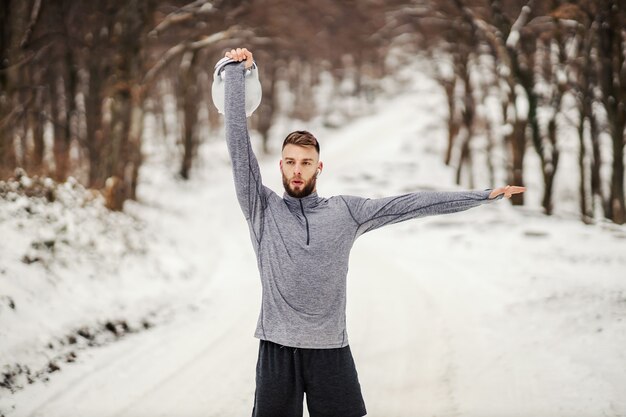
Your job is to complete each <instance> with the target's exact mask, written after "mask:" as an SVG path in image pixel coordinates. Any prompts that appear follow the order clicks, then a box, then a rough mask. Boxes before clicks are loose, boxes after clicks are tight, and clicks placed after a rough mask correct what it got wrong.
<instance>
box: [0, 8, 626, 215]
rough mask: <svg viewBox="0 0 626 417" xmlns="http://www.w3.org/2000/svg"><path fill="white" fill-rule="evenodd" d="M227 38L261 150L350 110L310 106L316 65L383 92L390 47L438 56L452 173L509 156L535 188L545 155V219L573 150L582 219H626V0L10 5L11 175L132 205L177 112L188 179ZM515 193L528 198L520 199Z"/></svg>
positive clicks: (4, 152) (2, 105)
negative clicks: (249, 79) (291, 128)
mask: <svg viewBox="0 0 626 417" xmlns="http://www.w3.org/2000/svg"><path fill="white" fill-rule="evenodd" d="M233 46H246V47H248V48H249V49H251V50H253V51H254V53H255V55H254V56H255V59H256V60H257V61H258V62H259V63H260V66H259V67H260V71H261V79H262V86H263V101H262V103H261V106H260V107H259V109H258V110H257V111H256V113H255V114H254V116H253V117H252V119H251V127H252V128H253V129H254V130H255V131H257V132H258V133H259V134H260V136H261V137H262V138H263V143H264V149H265V150H266V151H268V149H269V143H270V142H271V140H272V139H271V137H270V134H269V132H270V128H271V127H272V124H273V123H274V122H275V120H276V119H277V118H278V117H280V116H285V117H289V118H292V119H296V120H301V121H304V122H306V121H307V120H311V119H312V118H313V117H317V116H322V117H325V116H328V115H331V114H332V113H333V112H337V111H340V109H339V107H340V105H339V104H336V105H334V107H333V103H330V104H328V105H327V106H325V108H324V109H321V108H320V106H319V103H318V102H317V101H316V100H315V95H314V91H315V88H316V87H317V86H319V85H320V83H321V82H322V75H329V76H330V78H331V80H332V86H333V94H334V95H336V96H342V95H343V96H351V97H357V98H360V99H363V100H374V99H375V98H376V96H377V94H379V91H380V89H381V87H380V80H382V79H384V78H385V77H387V76H389V75H392V74H393V73H394V72H395V71H397V70H398V68H399V67H401V66H402V64H403V63H402V60H400V61H398V60H390V59H388V57H389V56H390V54H392V53H393V51H398V50H401V51H404V52H406V54H402V55H401V56H402V57H403V59H411V57H415V56H421V57H423V58H424V59H425V60H426V61H427V62H429V65H430V68H431V73H432V76H433V77H434V78H436V80H437V81H438V83H439V84H440V86H441V88H442V91H445V94H446V97H447V104H448V120H447V125H448V144H447V151H446V153H445V155H441V157H442V158H443V159H444V160H445V163H446V164H447V165H449V166H452V167H454V168H455V170H456V171H455V172H456V180H457V183H459V184H462V185H464V186H472V183H471V178H472V175H473V171H474V170H475V169H478V168H477V167H476V163H475V162H474V160H475V159H476V153H477V152H480V153H484V154H486V155H487V157H486V158H485V160H486V161H487V162H486V166H481V167H480V169H482V170H485V171H488V172H489V173H490V175H491V177H492V178H493V176H494V175H493V173H494V172H495V170H497V169H499V168H500V167H502V168H503V169H504V170H505V172H506V178H507V180H508V182H509V183H510V184H516V185H524V175H525V173H524V170H525V157H526V156H528V154H529V153H534V154H535V155H536V156H537V157H538V159H539V161H540V163H539V167H538V169H540V170H541V173H540V175H541V178H542V182H543V190H542V199H541V206H542V208H543V211H544V213H545V214H546V215H550V214H552V213H553V210H554V205H555V201H554V187H555V182H554V180H555V176H556V174H557V172H558V170H559V169H560V168H561V166H560V164H559V159H560V154H561V152H562V151H563V147H564V146H574V147H575V148H576V149H577V152H578V166H577V169H576V170H571V172H568V175H569V176H575V177H577V179H578V183H579V189H578V196H577V201H578V204H579V216H580V219H581V221H582V222H585V223H591V222H593V221H595V220H597V219H598V217H599V216H600V217H602V218H605V219H608V220H610V221H612V222H614V223H617V224H624V223H625V222H626V207H625V203H624V190H625V184H624V177H625V172H624V148H625V125H626V63H625V56H626V5H625V4H624V3H623V2H620V1H619V0H596V1H593V0H580V1H559V0H546V1H538V0H493V1H485V0H439V1H434V0H388V1H383V0H368V1H356V0H347V1H341V2H336V1H330V0H318V1H316V2H308V1H303V2H288V1H285V0H256V1H253V0H248V1H246V0H231V1H224V0H196V1H191V2H189V1H188V0H187V1H180V0H169V1H161V0H141V1H140V0H124V1H121V0H107V1H102V0H94V1H91V2H77V1H70V0H54V1H42V0H3V1H2V3H0V180H9V179H11V178H15V177H16V176H18V175H19V173H27V174H28V175H29V176H30V177H33V178H35V177H37V178H47V177H50V178H52V179H53V180H54V181H55V182H63V181H66V180H67V179H68V178H69V177H73V178H75V179H76V180H77V181H79V182H80V183H81V184H84V185H85V186H86V187H88V188H91V189H94V190H99V191H100V192H102V193H103V194H104V196H105V198H106V202H107V206H108V207H109V208H110V209H112V210H121V209H122V208H123V205H124V201H126V200H128V199H136V198H137V194H136V190H137V186H138V184H139V182H140V181H141V177H140V168H141V164H142V140H143V138H144V135H145V134H146V132H145V130H146V129H145V120H146V117H147V116H148V115H151V116H152V117H154V120H157V121H159V123H157V125H158V126H160V130H159V132H160V134H165V130H167V129H168V126H167V125H166V123H164V120H165V119H166V118H168V117H169V118H173V119H175V121H176V123H175V125H176V126H177V127H178V128H177V129H176V131H175V132H174V134H173V137H175V141H176V143H175V145H176V149H178V150H179V152H178V154H177V155H175V158H173V159H172V163H174V164H176V171H177V172H178V174H179V175H180V177H181V178H183V179H187V178H189V177H190V175H192V173H193V171H192V167H193V164H194V162H195V161H196V157H197V150H198V146H199V145H200V144H201V143H203V141H206V140H208V137H209V136H210V133H211V132H213V131H215V130H216V129H219V128H220V125H221V118H220V116H219V115H218V113H217V111H216V110H215V109H214V107H213V105H212V103H211V99H210V86H211V81H212V76H213V75H212V73H213V65H214V63H215V62H216V61H217V60H218V59H219V58H220V57H221V56H222V55H223V54H224V51H226V50H227V49H230V48H231V47H233ZM346 81H349V83H348V85H349V86H350V88H348V89H346V88H345V85H346ZM285 89H288V90H289V92H290V93H291V94H292V95H293V100H292V102H291V103H290V104H289V105H284V104H283V103H281V99H280V98H281V93H282V92H283V91H284V90H285ZM171 102H173V103H174V106H171V105H170V104H169V103H171ZM322 113H323V114H322ZM329 123H330V122H329ZM170 133H171V132H170ZM498 149H503V150H504V152H503V155H502V157H496V153H497V151H498ZM561 169H562V168H561ZM468 178H469V183H468ZM494 185H495V184H494ZM6 192H7V186H6V185H3V182H2V181H0V194H2V193H6ZM30 192H32V193H36V192H37V191H36V190H31V191H30ZM49 198H53V196H49ZM512 203H513V204H514V205H523V204H524V197H523V195H521V194H520V195H516V196H514V197H513V198H512Z"/></svg>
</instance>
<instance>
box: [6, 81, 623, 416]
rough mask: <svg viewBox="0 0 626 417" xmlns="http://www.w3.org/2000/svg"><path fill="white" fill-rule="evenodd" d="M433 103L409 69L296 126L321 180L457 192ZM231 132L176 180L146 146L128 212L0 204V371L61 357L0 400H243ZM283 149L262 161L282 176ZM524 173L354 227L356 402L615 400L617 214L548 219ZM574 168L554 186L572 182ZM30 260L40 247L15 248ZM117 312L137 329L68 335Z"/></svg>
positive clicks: (224, 405)
mask: <svg viewBox="0 0 626 417" xmlns="http://www.w3.org/2000/svg"><path fill="white" fill-rule="evenodd" d="M212 111H213V109H212ZM446 111H447V107H446V104H445V97H444V96H443V93H442V91H441V90H440V89H439V88H438V87H437V86H436V84H435V83H434V82H433V81H432V80H429V79H428V78H426V77H424V76H421V75H420V74H419V73H416V74H415V79H414V82H413V83H412V84H411V85H409V86H407V88H406V89H405V91H404V92H403V93H402V94H394V95H393V96H392V97H391V98H390V99H388V100H387V101H382V102H379V103H378V104H377V105H376V109H375V110H374V111H372V113H371V114H370V115H368V116H367V117H362V118H360V119H357V120H355V121H352V122H350V123H348V124H346V125H344V126H343V127H342V128H339V129H330V128H325V127H323V126H309V125H305V126H303V127H305V128H309V129H310V130H312V131H313V132H314V133H315V134H316V135H317V136H318V137H319V138H320V140H321V142H322V160H323V161H324V164H325V170H324V175H322V176H321V177H320V180H319V184H318V191H319V193H320V195H325V196H330V195H333V194H339V193H342V194H357V195H363V196H371V197H377V196H383V195H391V194H395V193H401V192H407V191H412V190H420V189H441V190H454V189H463V187H458V186H455V185H454V183H453V178H454V168H453V167H446V166H445V165H443V163H442V160H443V152H444V150H445V146H446V139H447V135H446V131H445V114H446ZM291 123H292V124H293V122H291ZM276 129H277V130H278V129H280V126H279V127H277V128H276ZM222 134H223V133H222V132H218V133H217V134H216V135H215V137H212V138H211V140H209V141H208V142H207V143H205V144H204V145H203V147H202V149H201V150H200V153H201V157H202V162H201V163H200V164H198V165H197V169H196V170H195V171H194V172H193V178H192V179H191V180H190V181H188V182H184V181H180V180H177V179H176V178H175V176H174V175H173V173H172V172H169V171H168V170H167V169H166V168H164V166H166V165H167V164H168V161H171V156H168V153H170V152H171V149H170V148H168V145H167V142H166V141H163V140H162V139H161V140H160V141H154V142H153V143H150V144H148V146H146V147H145V150H146V152H147V155H146V164H145V166H144V167H143V168H142V172H141V186H140V189H139V202H137V203H129V204H128V205H127V206H126V208H125V212H124V213H109V212H107V211H106V210H104V209H103V208H102V202H101V201H99V200H98V199H97V198H95V199H92V200H90V199H88V198H87V194H85V193H84V192H83V191H84V190H81V189H80V187H79V186H78V185H76V184H75V183H74V184H73V183H69V184H68V185H64V186H62V188H61V190H60V191H59V195H60V196H61V198H59V200H57V202H55V203H52V204H50V203H48V204H45V203H44V202H42V201H40V200H37V199H25V198H21V197H19V198H18V197H15V198H14V200H10V199H3V200H0V234H1V235H2V236H3V239H0V254H1V257H0V366H4V368H3V372H4V371H6V370H7V369H8V368H7V367H6V366H7V365H11V364H17V363H19V364H22V365H25V366H28V367H29V369H31V370H32V371H33V372H35V371H37V370H40V369H42V368H45V367H46V365H47V364H48V363H49V362H50V361H51V360H54V363H55V364H56V365H57V366H58V367H59V368H60V371H57V372H53V373H49V374H44V376H41V377H38V378H36V379H35V381H34V383H32V384H28V383H26V382H25V377H24V376H21V377H17V382H18V383H19V384H18V385H23V387H22V388H21V389H20V388H19V387H17V386H15V388H16V391H15V392H13V393H11V392H10V391H9V390H8V389H4V388H1V387H0V414H4V415H6V416H7V417H8V416H11V417H13V416H15V417H17V416H30V417H38V416H45V417H56V416H58V417H72V416H76V417H99V416H103V417H104V416H107V417H112V416H120V417H135V416H147V415H150V416H173V415H176V416H181V417H183V416H185V417H186V416H205V417H225V416H234V415H249V414H250V411H251V408H252V401H253V396H254V371H255V361H256V354H257V346H258V342H257V340H256V339H254V338H253V337H252V334H253V331H254V327H255V325H256V319H257V314H258V310H259V306H260V283H259V280H258V273H257V269H256V261H255V258H254V254H253V250H252V246H251V244H250V242H249V233H248V229H247V227H246V224H245V221H244V219H243V216H242V214H241V211H240V209H239V207H238V206H237V201H236V198H235V193H234V189H233V183H232V174H231V172H230V166H229V161H228V155H227V152H226V146H225V144H224V143H223V140H222V139H221V135H222ZM257 136H258V135H254V134H253V135H252V137H253V141H254V145H255V148H260V140H259V139H258V137H257ZM282 136H283V135H276V137H282ZM272 148H278V146H273V147H272ZM528 152H529V154H528V156H531V155H533V152H534V151H533V150H532V149H529V151H528ZM278 157H279V156H278V154H272V155H269V156H261V155H260V154H259V159H260V163H261V167H262V172H263V176H264V181H265V183H266V185H268V186H270V187H271V188H273V189H274V190H277V191H279V190H280V187H281V182H280V176H279V171H278V163H277V161H278ZM561 158H562V159H561V162H563V160H564V159H568V158H569V159H572V160H574V161H575V158H577V155H576V154H575V153H574V152H573V151H568V150H567V149H564V151H563V154H562V156H561ZM527 161H529V163H532V161H533V159H532V158H527ZM564 166H566V167H567V166H575V164H570V165H567V164H564ZM560 169H561V168H560ZM526 175H528V182H527V185H528V186H529V190H528V194H529V197H530V196H533V195H534V196H535V197H536V198H529V204H528V206H525V207H513V206H511V205H510V204H509V202H508V201H506V200H505V201H499V202H496V203H493V204H488V205H484V206H481V207H478V208H475V209H472V210H469V211H467V212H463V213H457V214H453V215H446V216H438V217H431V218H425V219H420V220H414V221H409V222H405V223H402V224H398V225H394V226H390V227H387V228H383V229H381V230H379V231H376V232H372V233H370V234H367V235H365V236H363V237H362V238H360V239H359V240H358V241H357V243H356V245H355V247H354V250H353V252H352V257H351V261H350V273H349V277H348V332H349V334H350V340H351V348H352V352H353V354H354V356H355V362H356V365H357V369H358V371H359V377H360V381H361V386H362V389H363V393H364V396H365V401H366V405H367V408H368V411H369V413H368V416H374V417H375V416H385V417H413V416H418V415H419V416H422V415H423V416H442V415H455V416H464V417H474V416H476V417H484V416H487V415H498V416H524V417H526V416H532V415H535V416H545V417H552V416H578V417H585V416H590V417H595V416H598V415H607V416H625V415H626V399H625V397H624V396H623V392H622V391H623V387H624V386H626V368H625V367H624V366H623V364H624V363H625V360H626V351H624V349H623V346H625V345H626V282H625V281H624V277H625V276H626V274H625V272H626V227H623V226H617V225H614V224H611V223H607V222H603V221H598V222H597V223H596V224H595V225H584V224H582V223H581V222H580V220H579V219H578V217H577V216H576V215H573V214H572V213H571V212H570V211H568V210H561V209H560V208H559V207H562V206H565V207H569V205H571V204H566V203H567V202H564V203H563V204H561V202H560V201H556V202H555V213H556V214H555V215H553V216H551V217H546V216H544V215H542V214H541V210H540V206H539V201H540V195H541V194H540V193H537V192H536V191H535V190H533V187H534V186H535V184H538V185H539V184H540V178H539V176H538V175H539V170H538V169H531V168H527V172H526ZM482 177H484V178H487V175H481V176H479V178H482ZM577 177H578V175H577V174H574V173H572V175H569V177H567V176H565V175H563V176H562V181H561V182H560V183H557V184H556V186H557V187H559V189H568V188H569V189H575V186H576V180H577ZM568 180H569V181H570V182H569V183H568V182H567V181H568ZM24 181H26V182H28V180H24ZM482 181H484V179H483V180H482ZM498 185H500V184H498ZM489 187H490V184H487V183H480V181H479V182H478V183H477V184H476V188H478V189H484V188H489ZM559 195H562V194H559ZM563 195H564V194H563ZM26 207H29V209H28V210H27V209H26ZM41 241H54V242H56V243H55V244H54V248H55V249H54V251H50V250H48V249H46V248H45V245H44V247H41V246H36V245H35V246H33V243H34V242H41ZM35 247H38V248H39V249H36V248H35ZM32 251H34V252H32ZM31 252H32V253H31ZM28 253H30V254H31V255H33V256H35V255H36V256H38V257H39V258H40V260H39V261H36V262H33V263H30V264H26V263H24V262H22V258H23V256H24V255H25V254H28ZM3 297H5V298H3ZM9 299H10V300H13V302H14V305H15V308H11V307H10V302H9V301H8V300H9ZM116 320H123V321H125V322H126V323H127V324H128V325H129V326H130V327H131V329H132V331H131V332H128V333H126V334H124V335H123V336H121V337H104V336H99V337H98V338H96V342H97V343H93V345H94V346H89V344H88V343H86V342H81V338H80V337H78V339H79V341H78V342H76V343H74V344H69V343H64V344H63V343H61V340H65V339H66V338H67V337H68V335H75V334H76V331H77V329H81V328H83V329H84V328H87V329H90V330H91V331H93V332H96V331H98V329H100V328H101V325H102V324H103V323H106V322H115V321H116ZM144 322H148V323H149V324H150V325H149V326H147V327H148V328H147V329H143V328H142V323H144ZM105 333H106V332H105ZM101 334H102V332H101ZM49 343H52V348H49V347H47V345H48V344H49ZM71 354H73V356H72V355H71ZM64 358H72V362H70V363H68V362H65V360H64ZM46 378H48V380H45V379H46Z"/></svg>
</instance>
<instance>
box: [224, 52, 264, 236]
mask: <svg viewBox="0 0 626 417" xmlns="http://www.w3.org/2000/svg"><path fill="white" fill-rule="evenodd" d="M227 57H229V58H231V57H230V56H228V53H227ZM249 59H250V61H248V62H247V63H244V62H237V61H240V60H238V59H235V62H231V63H227V64H226V65H225V66H224V72H225V74H224V75H225V77H224V124H225V130H226V143H227V145H228V151H229V154H230V158H231V161H232V164H233V176H234V180H235V191H236V193H237V199H238V200H239V205H240V206H241V210H242V211H243V214H244V216H245V218H246V220H248V222H249V223H250V227H251V229H252V232H253V233H254V235H255V236H256V238H257V241H260V239H261V230H262V223H263V211H264V209H265V206H266V199H267V193H268V191H269V190H268V189H266V188H265V187H264V186H263V183H262V181H261V171H260V169H259V164H258V162H257V159H256V157H255V155H254V152H253V151H252V147H251V146H250V137H249V135H248V125H247V120H246V110H245V77H246V72H247V71H256V68H254V67H253V68H250V69H246V66H249V65H247V64H250V62H251V60H252V54H250V55H249Z"/></svg>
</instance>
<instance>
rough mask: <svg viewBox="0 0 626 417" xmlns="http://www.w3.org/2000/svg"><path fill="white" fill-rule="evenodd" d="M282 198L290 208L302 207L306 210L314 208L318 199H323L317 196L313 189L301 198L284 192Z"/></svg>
mask: <svg viewBox="0 0 626 417" xmlns="http://www.w3.org/2000/svg"><path fill="white" fill-rule="evenodd" d="M283 200H284V201H285V203H287V205H288V206H289V207H291V208H295V209H298V210H300V209H304V210H305V211H306V210H309V209H312V208H315V207H316V206H317V205H318V204H319V203H320V201H322V200H324V199H323V198H322V197H320V196H318V195H317V192H315V191H314V192H312V193H311V194H309V195H307V196H306V197H302V198H295V197H292V196H290V195H289V194H287V193H284V194H283Z"/></svg>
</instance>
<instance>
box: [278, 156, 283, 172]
mask: <svg viewBox="0 0 626 417" xmlns="http://www.w3.org/2000/svg"><path fill="white" fill-rule="evenodd" d="M278 166H279V167H280V170H281V171H282V170H283V160H282V159H281V160H280V161H278Z"/></svg>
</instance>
